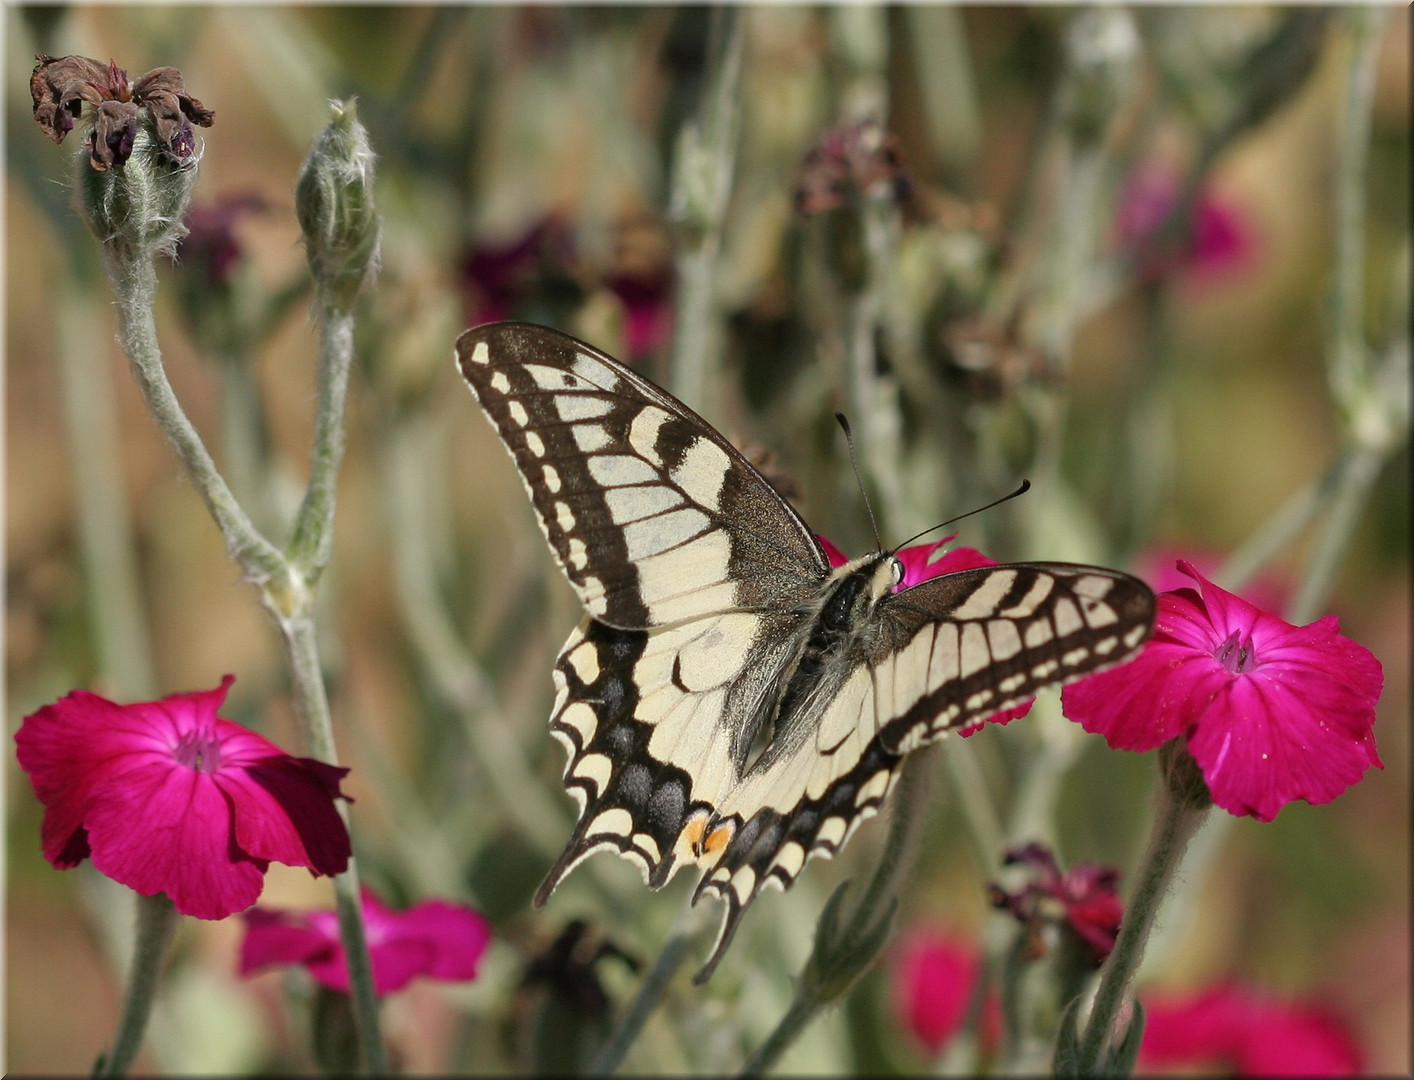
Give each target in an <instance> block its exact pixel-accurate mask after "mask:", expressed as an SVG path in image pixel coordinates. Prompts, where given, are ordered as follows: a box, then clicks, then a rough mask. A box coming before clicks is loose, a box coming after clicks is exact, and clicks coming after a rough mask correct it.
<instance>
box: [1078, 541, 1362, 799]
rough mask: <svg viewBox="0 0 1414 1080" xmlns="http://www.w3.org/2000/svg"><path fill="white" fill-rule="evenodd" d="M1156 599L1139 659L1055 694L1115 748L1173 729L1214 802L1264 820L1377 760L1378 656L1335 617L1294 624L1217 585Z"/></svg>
mask: <svg viewBox="0 0 1414 1080" xmlns="http://www.w3.org/2000/svg"><path fill="white" fill-rule="evenodd" d="M1179 568H1180V569H1181V570H1182V571H1183V573H1184V574H1185V575H1187V576H1188V577H1189V578H1191V579H1192V580H1194V581H1196V582H1197V583H1198V588H1197V589H1196V590H1195V589H1192V588H1184V589H1177V590H1175V591H1173V592H1166V593H1163V594H1161V595H1160V596H1159V604H1158V615H1157V618H1156V619H1155V624H1154V636H1153V638H1152V639H1150V641H1149V643H1148V644H1147V645H1145V646H1144V650H1143V652H1141V653H1140V654H1139V656H1138V657H1137V658H1135V659H1134V660H1132V661H1130V662H1129V663H1128V664H1125V665H1123V666H1121V667H1118V668H1112V669H1111V670H1109V671H1102V672H1100V673H1099V674H1098V675H1093V676H1091V677H1090V678H1088V679H1083V680H1081V681H1080V682H1077V683H1072V684H1071V685H1070V686H1067V687H1066V688H1065V689H1064V690H1062V691H1061V707H1062V709H1063V710H1064V712H1065V715H1066V716H1068V717H1070V718H1071V719H1072V720H1076V721H1079V723H1080V724H1081V725H1082V726H1083V727H1084V728H1085V730H1086V731H1092V732H1098V733H1099V734H1101V735H1104V737H1105V739H1106V741H1108V742H1109V744H1110V745H1111V746H1112V747H1114V748H1116V749H1119V750H1139V751H1144V750H1153V749H1156V748H1157V747H1159V746H1160V745H1162V744H1163V743H1165V742H1167V741H1168V740H1169V739H1172V738H1175V737H1177V736H1179V735H1182V736H1184V737H1185V738H1186V739H1187V741H1188V751H1189V753H1190V754H1192V756H1193V759H1194V760H1195V761H1196V762H1197V763H1198V766H1199V768H1200V769H1201V770H1202V772H1203V777H1204V779H1205V780H1206V781H1207V785H1208V789H1209V791H1210V792H1211V793H1212V796H1213V802H1215V803H1216V804H1217V805H1218V806H1221V807H1222V808H1223V809H1224V810H1226V811H1228V812H1229V813H1231V814H1237V815H1251V816H1252V817H1255V818H1257V820H1259V821H1271V820H1272V819H1273V818H1274V817H1276V815H1277V813H1278V811H1280V810H1281V808H1282V807H1283V806H1285V805H1286V804H1287V803H1289V802H1291V801H1292V800H1294V799H1304V800H1305V801H1307V802H1310V803H1325V802H1330V800H1332V799H1334V798H1335V797H1336V796H1337V795H1339V794H1340V793H1341V792H1342V791H1344V790H1345V789H1346V788H1347V787H1349V786H1350V785H1351V784H1354V783H1356V782H1357V781H1358V780H1359V779H1360V778H1361V777H1362V776H1363V775H1364V774H1365V771H1366V770H1367V769H1368V768H1369V767H1370V766H1371V765H1374V766H1376V767H1377V768H1383V767H1384V766H1383V764H1382V763H1381V762H1380V759H1379V754H1378V753H1377V752H1376V749H1375V735H1374V730H1373V727H1374V723H1375V703H1376V702H1377V701H1378V700H1379V697H1380V690H1381V687H1382V686H1383V683H1384V672H1383V669H1382V668H1381V667H1380V662H1379V661H1378V660H1376V659H1375V657H1374V655H1373V654H1372V653H1371V652H1370V651H1369V650H1368V649H1366V648H1365V647H1364V646H1362V645H1359V644H1357V643H1356V642H1354V641H1351V640H1350V639H1349V638H1347V637H1342V636H1341V635H1340V633H1339V632H1338V622H1337V620H1336V617H1335V616H1334V615H1328V616H1326V617H1325V618H1323V619H1318V620H1317V621H1315V622H1313V623H1311V624H1309V625H1307V626H1300V627H1298V626H1292V625H1291V624H1290V623H1287V622H1284V621H1282V620H1281V619H1279V618H1277V616H1275V615H1271V614H1269V613H1267V612H1265V611H1262V610H1261V609H1260V608H1258V607H1256V606H1254V605H1253V604H1250V603H1248V602H1247V601H1246V600H1244V599H1242V597H1240V596H1235V595H1233V594H1232V593H1230V592H1227V591H1226V590H1223V589H1220V588H1218V587H1217V586H1216V585H1214V584H1213V583H1212V582H1210V581H1208V580H1207V579H1205V578H1204V577H1203V576H1202V575H1201V574H1199V573H1198V571H1197V570H1195V569H1194V568H1193V566H1192V564H1190V563H1186V562H1181V563H1179Z"/></svg>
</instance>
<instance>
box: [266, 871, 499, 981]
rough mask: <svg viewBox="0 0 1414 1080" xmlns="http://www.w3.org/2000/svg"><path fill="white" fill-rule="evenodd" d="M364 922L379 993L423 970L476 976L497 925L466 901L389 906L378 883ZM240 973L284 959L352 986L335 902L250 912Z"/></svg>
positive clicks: (367, 898)
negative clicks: (379, 892) (293, 909)
mask: <svg viewBox="0 0 1414 1080" xmlns="http://www.w3.org/2000/svg"><path fill="white" fill-rule="evenodd" d="M361 903H362V907H363V917H364V927H365V930H366V933H367V939H368V951H369V958H370V961H371V963H372V965H373V989H374V992H375V993H377V994H378V995H379V996H380V997H381V996H383V995H386V994H391V993H394V992H396V991H398V990H401V989H402V988H403V987H404V986H406V985H407V984H408V982H410V981H411V980H412V979H414V978H416V977H417V976H419V975H425V976H427V977H428V978H433V979H442V980H445V981H453V982H465V981H467V980H470V979H474V978H475V977H476V974H477V968H478V965H479V963H480V960H481V954H482V953H483V952H485V950H486V946H487V945H488V944H489V943H490V940H491V928H490V924H489V923H487V921H486V920H485V918H483V917H482V916H481V915H480V914H479V913H478V912H476V911H473V910H472V909H471V908H469V907H466V906H465V905H462V904H452V903H449V902H447V901H443V900H427V901H424V902H423V903H421V904H417V905H415V906H414V907H411V908H409V909H407V910H406V911H392V910H390V909H389V908H387V907H385V906H384V905H383V903H382V902H381V901H380V900H379V899H378V896H377V894H375V893H374V892H373V890H371V889H369V888H367V887H365V888H364V889H363V890H362V896H361ZM246 922H247V930H246V939H245V942H244V943H243V944H242V947H241V968H240V970H241V974H243V975H247V974H251V973H252V972H255V971H259V970H261V969H263V968H266V967H269V966H271V965H274V964H280V963H299V964H303V965H304V966H305V967H306V968H307V969H308V971H309V973H310V976H311V977H312V978H314V979H315V980H316V981H317V982H319V983H320V984H321V985H323V986H327V987H329V988H330V989H331V990H338V991H341V992H343V993H348V992H349V988H350V984H349V968H348V961H347V958H346V956H345V953H344V948H343V942H342V940H341V939H340V937H339V924H338V918H337V916H336V914H335V912H334V911H332V910H319V911H306V912H288V911H275V910H265V909H260V908H257V909H255V910H254V911H252V912H248V913H247V915H246Z"/></svg>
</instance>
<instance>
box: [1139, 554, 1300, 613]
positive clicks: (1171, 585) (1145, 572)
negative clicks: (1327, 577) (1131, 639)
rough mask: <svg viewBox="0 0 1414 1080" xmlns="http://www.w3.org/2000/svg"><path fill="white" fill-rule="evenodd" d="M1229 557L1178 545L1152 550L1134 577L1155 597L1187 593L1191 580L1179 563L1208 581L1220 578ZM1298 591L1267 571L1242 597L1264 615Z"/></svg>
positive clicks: (1282, 576)
mask: <svg viewBox="0 0 1414 1080" xmlns="http://www.w3.org/2000/svg"><path fill="white" fill-rule="evenodd" d="M1226 560H1227V556H1226V555H1224V554H1222V553H1220V552H1217V551H1206V550H1202V549H1195V548H1193V547H1190V546H1184V547H1180V546H1179V545H1177V544H1170V545H1161V546H1159V547H1156V548H1151V549H1150V550H1149V551H1147V552H1145V553H1144V555H1143V556H1141V557H1140V559H1139V565H1138V568H1137V569H1136V570H1135V574H1136V575H1137V576H1138V577H1140V578H1142V579H1143V580H1144V581H1145V582H1147V583H1148V585H1149V588H1151V589H1153V590H1154V591H1155V592H1156V593H1161V592H1173V591H1174V590H1175V589H1186V588H1188V587H1189V586H1190V584H1191V582H1192V579H1191V578H1189V577H1188V575H1187V574H1185V573H1184V572H1183V571H1182V570H1181V569H1179V563H1181V562H1187V563H1188V564H1189V565H1191V566H1193V567H1194V568H1195V569H1196V570H1197V571H1198V572H1199V573H1200V574H1202V575H1203V577H1204V578H1205V579H1207V580H1209V581H1211V580H1213V578H1215V577H1216V576H1217V573H1218V570H1219V569H1221V567H1222V565H1223V563H1224V562H1225V561H1226ZM1295 591H1296V585H1295V583H1294V582H1293V581H1292V580H1291V579H1290V577H1289V576H1288V575H1286V574H1283V573H1281V572H1279V571H1276V570H1265V571H1263V572H1261V573H1259V574H1257V575H1256V576H1255V577H1254V578H1252V580H1251V581H1249V582H1248V583H1247V584H1245V585H1243V586H1242V590H1241V592H1240V594H1239V595H1240V596H1241V597H1242V598H1243V599H1244V600H1246V601H1247V602H1248V603H1249V604H1252V605H1253V606H1255V607H1259V608H1261V609H1262V610H1263V611H1272V612H1276V611H1281V610H1282V609H1283V608H1285V607H1286V602H1287V600H1288V599H1290V597H1291V595H1292V594H1293V593H1294V592H1295Z"/></svg>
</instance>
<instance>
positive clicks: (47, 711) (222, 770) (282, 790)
mask: <svg viewBox="0 0 1414 1080" xmlns="http://www.w3.org/2000/svg"><path fill="white" fill-rule="evenodd" d="M231 681H232V678H231V676H227V677H226V678H225V679H223V680H222V682H221V685H220V686H219V687H217V688H216V689H214V690H208V691H203V692H200V693H193V694H174V695H172V696H171V697H167V698H163V699H162V700H161V701H154V702H139V703H137V704H133V705H117V704H115V703H113V702H111V701H108V700H106V699H104V698H101V697H99V696H98V695H96V694H90V693H87V692H84V691H75V692H74V693H71V694H69V695H68V696H66V697H64V698H61V699H60V700H59V701H57V702H55V703H54V704H53V705H46V706H45V707H43V708H41V709H39V710H38V711H36V712H35V713H33V714H32V715H30V716H27V717H25V719H24V722H23V723H22V724H21V726H20V730H19V732H17V733H16V735H15V742H16V746H17V751H18V757H19V761H20V765H21V766H22V767H23V768H24V769H25V771H26V772H27V773H29V775H30V779H31V782H32V783H33V784H34V789H35V793H36V794H37V795H38V796H39V798H40V801H41V802H43V803H44V806H45V817H44V824H43V826H42V839H43V846H44V854H45V857H46V858H47V859H49V861H50V862H51V863H52V864H53V865H54V866H56V867H58V868H60V869H67V868H69V867H71V866H75V865H77V863H78V862H80V861H81V860H82V859H83V858H84V857H86V856H88V855H90V854H91V855H92V858H93V862H94V865H95V866H96V867H97V868H98V869H99V870H100V871H102V872H103V873H105V874H107V875H108V876H109V877H111V878H113V879H114V880H115V881H118V882H120V883H122V884H124V885H127V886H129V887H130V888H132V889H135V890H136V891H138V892H140V893H142V894H143V895H147V896H151V895H154V894H156V893H159V892H165V893H167V895H168V896H169V897H170V898H171V899H172V902H173V904H174V906H175V907H176V909H177V910H178V911H180V912H182V913H183V914H187V915H195V916H197V917H199V918H207V919H219V918H224V917H225V916H226V915H229V914H231V913H232V912H235V911H240V910H242V909H244V908H247V907H249V906H250V905H251V904H253V903H255V901H256V899H257V898H258V897H259V895H260V889H261V886H262V883H263V877H264V873H265V870H266V868H267V867H268V865H269V863H270V861H271V860H278V861H281V862H287V863H289V864H291V865H294V866H308V867H310V870H311V872H314V873H333V872H337V871H338V870H341V869H343V868H344V867H345V866H346V865H347V863H348V857H349V841H348V832H347V830H346V829H345V828H344V826H343V822H342V821H341V820H340V819H339V816H338V813H337V811H336V810H335V807H334V799H335V798H338V797H340V795H339V779H340V778H341V777H342V776H343V775H344V774H345V773H346V772H347V770H345V769H337V768H334V767H332V766H328V765H324V764H322V763H320V762H312V761H309V760H308V759H301V758H292V757H289V756H288V755H286V754H285V753H284V752H283V751H281V750H280V748H279V747H277V746H276V745H275V744H274V743H271V742H269V741H268V740H266V739H263V738H261V737H260V736H259V735H256V734H254V733H253V732H249V731H246V730H245V729H244V728H241V727H239V726H238V725H236V724H232V723H231V722H230V721H227V720H223V719H221V718H220V717H218V716H217V715H216V710H217V709H218V708H219V707H220V706H221V703H222V702H223V701H224V700H225V696H226V691H227V689H228V688H229V686H230V684H231Z"/></svg>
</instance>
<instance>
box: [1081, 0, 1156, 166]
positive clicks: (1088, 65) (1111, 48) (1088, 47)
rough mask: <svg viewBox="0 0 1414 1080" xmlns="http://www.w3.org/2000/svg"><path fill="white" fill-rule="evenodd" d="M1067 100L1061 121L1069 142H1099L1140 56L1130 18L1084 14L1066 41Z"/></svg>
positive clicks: (1098, 11) (1110, 12)
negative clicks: (1067, 126) (1067, 130)
mask: <svg viewBox="0 0 1414 1080" xmlns="http://www.w3.org/2000/svg"><path fill="white" fill-rule="evenodd" d="M1066 46H1067V52H1068V53H1069V63H1070V67H1071V72H1070V95H1069V98H1068V100H1067V102H1066V105H1067V108H1066V115H1067V118H1068V120H1069V122H1070V129H1071V133H1072V138H1074V140H1075V141H1076V142H1077V143H1078V144H1080V145H1089V144H1093V143H1094V142H1096V141H1098V140H1099V139H1100V138H1101V137H1103V135H1104V133H1105V129H1106V128H1107V127H1108V126H1109V123H1110V120H1111V119H1112V118H1113V117H1114V115H1115V113H1116V112H1118V111H1119V109H1120V107H1121V106H1122V105H1123V103H1124V101H1125V99H1126V98H1127V97H1128V96H1129V92H1130V89H1131V88H1132V86H1133V84H1134V68H1135V61H1136V59H1137V58H1138V53H1139V31H1138V30H1137V29H1136V28H1135V25H1134V18H1133V16H1132V15H1130V14H1129V12H1127V11H1125V10H1123V9H1121V8H1087V9H1085V10H1083V11H1081V12H1079V13H1078V14H1077V15H1076V16H1075V17H1074V19H1073V20H1072V22H1071V25H1070V32H1069V34H1068V36H1067V42H1066Z"/></svg>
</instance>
